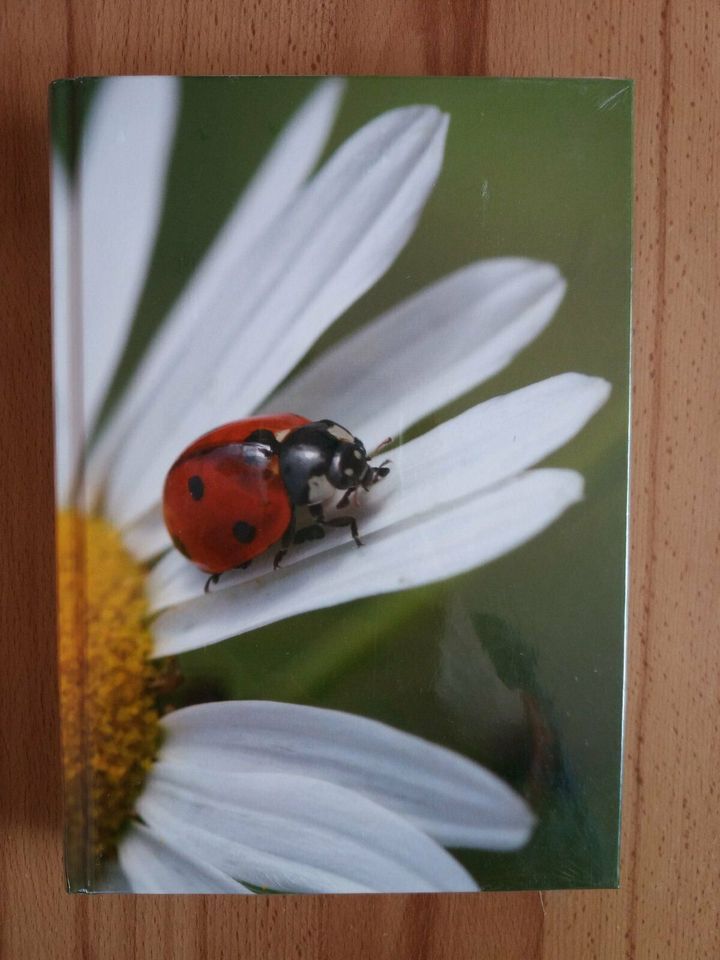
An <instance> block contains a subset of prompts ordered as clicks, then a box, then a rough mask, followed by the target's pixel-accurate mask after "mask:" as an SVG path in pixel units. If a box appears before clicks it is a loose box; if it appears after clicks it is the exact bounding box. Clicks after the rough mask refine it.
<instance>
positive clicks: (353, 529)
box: [310, 497, 363, 547]
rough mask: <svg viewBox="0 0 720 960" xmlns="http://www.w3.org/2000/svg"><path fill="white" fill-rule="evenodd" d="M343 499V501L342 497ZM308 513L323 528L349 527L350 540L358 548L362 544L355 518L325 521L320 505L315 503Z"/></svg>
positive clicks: (335, 518)
mask: <svg viewBox="0 0 720 960" xmlns="http://www.w3.org/2000/svg"><path fill="white" fill-rule="evenodd" d="M343 499H345V498H344V497H343ZM310 512H311V513H312V515H313V516H314V517H316V518H317V522H318V523H319V524H321V525H322V526H323V527H350V533H351V534H352V538H353V540H354V541H355V543H356V544H357V545H358V547H362V545H363V542H362V540H361V539H360V533H359V531H358V525H357V520H356V519H355V517H333V518H332V520H326V519H325V514H324V513H323V508H322V504H321V503H316V504H315V505H314V506H312V507H311V508H310ZM311 529H312V528H311Z"/></svg>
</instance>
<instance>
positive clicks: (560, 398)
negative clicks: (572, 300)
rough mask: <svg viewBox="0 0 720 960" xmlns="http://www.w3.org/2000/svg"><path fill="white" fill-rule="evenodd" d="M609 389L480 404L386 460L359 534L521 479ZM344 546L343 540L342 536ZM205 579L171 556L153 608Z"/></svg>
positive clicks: (564, 388) (580, 380) (156, 583)
mask: <svg viewBox="0 0 720 960" xmlns="http://www.w3.org/2000/svg"><path fill="white" fill-rule="evenodd" d="M609 392H610V386H609V384H608V383H607V382H606V381H605V380H602V379H600V378H599V377H586V376H583V375H582V374H578V373H565V374H560V375H559V376H557V377H552V378H550V379H548V380H544V381H541V382H540V383H536V384H532V385H531V386H528V387H524V388H522V389H521V390H516V391H514V392H513V393H510V394H507V395H505V396H502V397H495V398H493V399H492V400H488V401H486V402H485V403H482V404H478V405H476V406H475V407H472V408H471V409H470V410H467V411H466V412H465V413H463V414H460V415H459V416H457V417H455V418H454V419H452V420H449V421H447V422H446V423H443V424H441V425H440V426H438V427H436V428H435V429H434V430H431V431H429V432H428V433H425V434H423V435H422V436H421V437H418V438H417V439H415V440H413V441H411V442H410V443H407V444H405V445H403V446H402V447H400V448H399V449H398V450H395V451H393V452H392V454H390V456H391V457H392V461H393V462H392V467H391V473H390V476H389V477H388V478H387V479H385V480H383V481H382V483H380V484H379V485H378V486H376V487H375V488H373V490H372V492H371V493H370V494H369V496H368V497H367V502H366V503H364V504H363V508H362V510H361V512H360V515H359V523H360V528H361V530H362V533H363V536H364V537H365V536H367V535H368V534H371V533H374V532H376V531H378V530H382V529H384V528H386V527H389V526H391V525H393V524H398V523H400V522H402V521H405V520H407V519H409V518H410V517H412V516H413V515H414V514H423V513H427V512H428V511H430V510H437V509H438V508H439V507H441V506H443V505H445V504H448V503H450V502H452V501H453V500H458V499H460V498H461V497H465V496H467V495H469V494H472V493H479V492H481V491H482V490H485V489H487V488H489V487H491V486H493V485H495V484H497V483H499V482H500V481H502V480H505V479H507V478H509V477H512V476H514V475H515V474H518V473H520V471H522V470H524V469H526V468H527V467H529V466H532V465H533V464H534V463H537V462H538V461H539V460H541V459H542V458H543V457H545V456H547V455H548V454H549V453H551V452H552V451H553V450H556V449H557V448H558V447H560V446H562V445H563V444H564V443H566V442H567V441H568V440H569V439H570V438H571V437H573V436H574V435H575V434H576V433H577V432H578V431H579V430H580V429H581V428H582V427H583V426H584V425H585V423H586V422H587V421H588V419H589V418H590V417H591V416H592V415H593V414H594V413H595V412H596V411H597V410H598V409H599V408H600V407H601V406H602V404H603V403H604V402H605V401H606V399H607V397H608V395H609ZM342 539H343V537H341V536H340V535H337V534H336V535H335V536H334V537H333V536H328V537H326V538H325V539H324V540H320V541H314V542H312V543H310V544H307V545H306V546H305V547H303V548H301V549H294V550H292V551H291V552H290V553H289V554H288V556H287V558H286V560H285V561H284V563H285V566H292V565H294V564H296V563H304V562H307V560H308V558H309V557H311V556H314V555H315V554H317V553H323V552H325V551H326V550H330V549H333V548H334V547H336V546H337V544H338V542H339V541H340V540H342ZM344 539H345V540H347V535H346V534H345V535H344ZM271 560H272V556H271V555H268V556H266V557H263V558H260V559H258V560H257V561H255V563H254V565H253V567H252V568H250V569H249V570H247V571H244V572H239V571H238V572H235V571H233V572H232V573H228V574H226V575H225V576H224V577H223V578H222V580H221V581H220V584H219V585H218V587H216V590H217V589H220V590H224V589H229V588H231V587H232V586H233V585H234V584H236V583H241V582H244V581H248V580H253V579H256V578H257V577H258V575H260V574H263V573H266V572H268V571H270V568H271ZM206 579H207V577H205V576H203V575H202V574H200V573H199V571H197V570H196V568H195V567H193V566H192V564H190V563H188V561H187V560H185V558H184V557H182V556H181V555H180V554H179V553H177V551H173V552H172V553H170V554H168V556H167V557H165V558H163V560H162V561H161V562H160V563H159V564H158V565H157V566H156V568H155V569H154V570H153V573H152V575H151V578H150V583H149V587H150V594H151V598H152V604H153V607H154V609H159V608H162V607H164V606H169V605H171V604H176V603H181V602H183V601H185V600H189V599H191V598H192V597H194V596H200V595H201V594H202V593H203V588H204V586H205V581H206Z"/></svg>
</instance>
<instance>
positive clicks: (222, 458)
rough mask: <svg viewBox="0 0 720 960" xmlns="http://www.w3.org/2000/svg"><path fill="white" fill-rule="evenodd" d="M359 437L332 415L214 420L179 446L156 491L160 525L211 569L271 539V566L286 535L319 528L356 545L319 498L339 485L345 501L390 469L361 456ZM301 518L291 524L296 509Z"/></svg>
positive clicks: (316, 533) (302, 535) (255, 552)
mask: <svg viewBox="0 0 720 960" xmlns="http://www.w3.org/2000/svg"><path fill="white" fill-rule="evenodd" d="M390 442H391V441H390V439H387V440H385V441H383V443H381V444H380V445H379V446H378V447H377V448H376V449H375V450H374V451H373V452H372V453H371V454H370V456H368V454H367V452H366V450H365V447H364V446H363V444H362V442H361V441H360V440H358V438H357V437H355V436H353V434H352V433H351V432H350V431H349V430H347V429H346V428H345V427H342V426H340V424H338V423H335V422H334V421H332V420H315V421H310V420H308V419H307V418H306V417H301V416H298V415H297V414H295V413H279V414H274V415H272V414H271V415H267V416H258V417H249V418H248V419H246V420H235V421H233V422H232V423H226V424H225V425H224V426H221V427H216V428H215V429H214V430H211V431H210V432H209V433H206V434H204V435H203V436H202V437H200V438H199V439H197V440H195V441H194V442H193V443H191V444H190V446H189V447H188V448H187V449H186V450H184V451H183V452H182V453H181V454H180V456H179V457H178V458H177V460H176V461H175V462H174V463H173V465H172V466H171V467H170V470H169V471H168V474H167V477H166V479H165V486H164V489H163V515H164V518H165V526H166V527H167V529H168V533H169V534H170V537H171V538H172V542H173V544H174V545H175V547H176V548H177V549H178V550H179V551H180V552H181V553H182V554H183V555H184V556H185V557H187V559H188V560H191V561H192V562H193V563H194V564H196V565H197V566H198V567H200V569H201V570H203V571H205V573H209V574H210V576H209V577H208V580H207V582H206V584H205V591H206V592H207V591H208V590H209V588H210V584H211V583H217V581H218V580H219V578H220V576H221V574H223V573H225V572H226V571H228V570H232V569H236V568H243V569H244V568H245V567H247V566H249V564H250V563H251V562H252V560H254V559H255V557H258V556H259V555H260V554H261V553H264V552H265V551H266V550H267V549H268V548H269V547H271V546H272V545H273V544H278V550H277V552H276V554H275V558H274V567H275V568H276V569H277V567H278V565H279V564H280V561H281V560H282V558H283V557H284V556H285V554H286V553H287V551H288V549H289V547H290V545H291V544H292V543H301V542H303V541H305V540H312V539H320V538H321V537H323V536H324V535H325V530H324V528H325V527H349V528H350V533H351V535H352V538H353V540H354V541H355V543H356V544H357V545H358V546H361V545H362V541H361V540H360V535H359V533H358V527H357V521H356V519H355V518H354V517H351V516H344V517H333V518H329V519H328V518H326V517H325V514H324V506H325V505H327V504H328V502H329V501H330V500H331V499H332V498H333V497H334V496H335V494H336V493H337V492H339V491H342V492H343V496H342V497H341V498H340V500H339V501H338V503H337V504H336V506H338V507H340V508H342V507H346V506H347V505H348V503H349V501H350V497H351V495H352V494H354V493H355V492H356V491H357V490H358V489H359V488H362V489H364V490H368V489H369V488H370V487H371V486H372V485H373V484H374V483H377V482H378V480H381V479H382V478H383V477H386V476H387V475H388V473H389V472H390V470H389V467H388V466H387V464H388V463H389V461H387V460H386V461H384V462H383V463H381V464H380V466H378V467H372V466H370V464H369V462H368V461H369V460H370V459H371V458H372V457H373V456H375V454H377V453H378V451H379V450H381V449H382V448H383V447H385V446H387V444H388V443H390ZM302 507H305V508H307V513H308V515H309V521H308V523H307V524H305V525H304V526H303V527H302V528H300V529H299V528H298V526H299V525H298V518H297V512H298V508H302Z"/></svg>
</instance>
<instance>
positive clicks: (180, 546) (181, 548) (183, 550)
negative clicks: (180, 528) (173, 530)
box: [172, 537, 190, 560]
mask: <svg viewBox="0 0 720 960" xmlns="http://www.w3.org/2000/svg"><path fill="white" fill-rule="evenodd" d="M172 542H173V545H174V547H175V549H176V550H179V551H180V553H181V554H182V555H183V556H184V557H187V558H188V560H189V559H190V554H189V553H188V552H187V547H186V546H185V544H184V543H183V542H182V540H181V539H180V537H173V538H172Z"/></svg>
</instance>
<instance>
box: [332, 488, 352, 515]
mask: <svg viewBox="0 0 720 960" xmlns="http://www.w3.org/2000/svg"><path fill="white" fill-rule="evenodd" d="M356 490H357V487H348V489H347V490H346V491H345V493H344V494H343V495H342V496H341V497H340V499H339V500H338V502H337V503H336V504H335V507H336V508H337V509H338V510H344V509H345V507H347V506H348V504H349V503H350V497H351V496H352V494H353V493H355V491H356Z"/></svg>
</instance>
